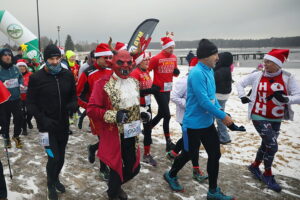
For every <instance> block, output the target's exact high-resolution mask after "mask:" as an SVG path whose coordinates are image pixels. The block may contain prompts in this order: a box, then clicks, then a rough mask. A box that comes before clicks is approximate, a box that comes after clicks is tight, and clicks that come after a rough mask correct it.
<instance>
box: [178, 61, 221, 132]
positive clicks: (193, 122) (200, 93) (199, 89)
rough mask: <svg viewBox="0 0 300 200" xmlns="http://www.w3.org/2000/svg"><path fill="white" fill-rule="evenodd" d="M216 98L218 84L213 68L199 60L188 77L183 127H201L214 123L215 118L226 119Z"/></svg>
mask: <svg viewBox="0 0 300 200" xmlns="http://www.w3.org/2000/svg"><path fill="white" fill-rule="evenodd" d="M220 108H221V106H220V105H219V103H218V101H217V99H216V85H215V79H214V71H213V69H212V68H210V67H208V66H206V65H204V64H203V63H201V62H199V63H198V64H197V65H196V67H194V68H193V69H192V70H191V72H190V74H189V77H188V89H187V102H186V111H185V114H184V118H183V128H191V129H201V128H208V127H209V126H211V125H212V123H213V122H214V119H215V118H219V119H224V118H225V116H226V114H225V112H223V111H222V110H220Z"/></svg>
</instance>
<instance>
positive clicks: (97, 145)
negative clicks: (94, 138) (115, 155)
mask: <svg viewBox="0 0 300 200" xmlns="http://www.w3.org/2000/svg"><path fill="white" fill-rule="evenodd" d="M99 141H100V137H99V136H98V142H97V143H96V144H92V145H91V149H92V151H93V152H92V153H93V154H95V153H96V151H98V148H99ZM107 168H108V167H107V166H106V164H105V163H104V162H102V161H101V160H100V171H101V172H102V171H104V170H106V169H107Z"/></svg>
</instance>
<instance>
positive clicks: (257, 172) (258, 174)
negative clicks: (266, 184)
mask: <svg viewBox="0 0 300 200" xmlns="http://www.w3.org/2000/svg"><path fill="white" fill-rule="evenodd" d="M248 170H249V171H250V172H251V173H252V174H253V175H254V176H255V178H257V179H258V180H260V181H261V174H262V173H261V171H260V169H259V167H253V166H252V165H249V166H248Z"/></svg>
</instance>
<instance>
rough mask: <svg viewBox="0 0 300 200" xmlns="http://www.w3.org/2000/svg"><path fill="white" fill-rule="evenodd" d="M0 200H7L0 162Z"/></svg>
mask: <svg viewBox="0 0 300 200" xmlns="http://www.w3.org/2000/svg"><path fill="white" fill-rule="evenodd" d="M0 198H3V199H6V198H7V189H6V182H5V177H4V174H3V166H2V163H1V161H0Z"/></svg>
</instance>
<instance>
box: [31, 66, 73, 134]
mask: <svg viewBox="0 0 300 200" xmlns="http://www.w3.org/2000/svg"><path fill="white" fill-rule="evenodd" d="M27 106H28V112H29V113H31V114H33V115H34V117H35V119H36V121H37V127H38V129H39V131H40V132H49V131H50V130H47V128H46V126H45V124H46V122H47V121H46V120H47V119H49V118H50V119H52V120H56V121H57V122H58V124H59V125H58V127H57V129H56V130H57V131H59V132H61V131H63V132H65V133H67V132H68V130H69V114H68V112H69V111H68V109H67V107H68V108H69V107H70V106H77V97H76V88H75V80H74V76H73V74H72V72H70V71H68V70H66V69H62V70H61V71H60V72H59V74H58V75H55V76H54V75H51V74H49V73H48V72H46V70H45V69H41V70H39V71H37V72H36V73H34V74H32V75H31V76H30V79H29V84H28V91H27Z"/></svg>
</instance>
